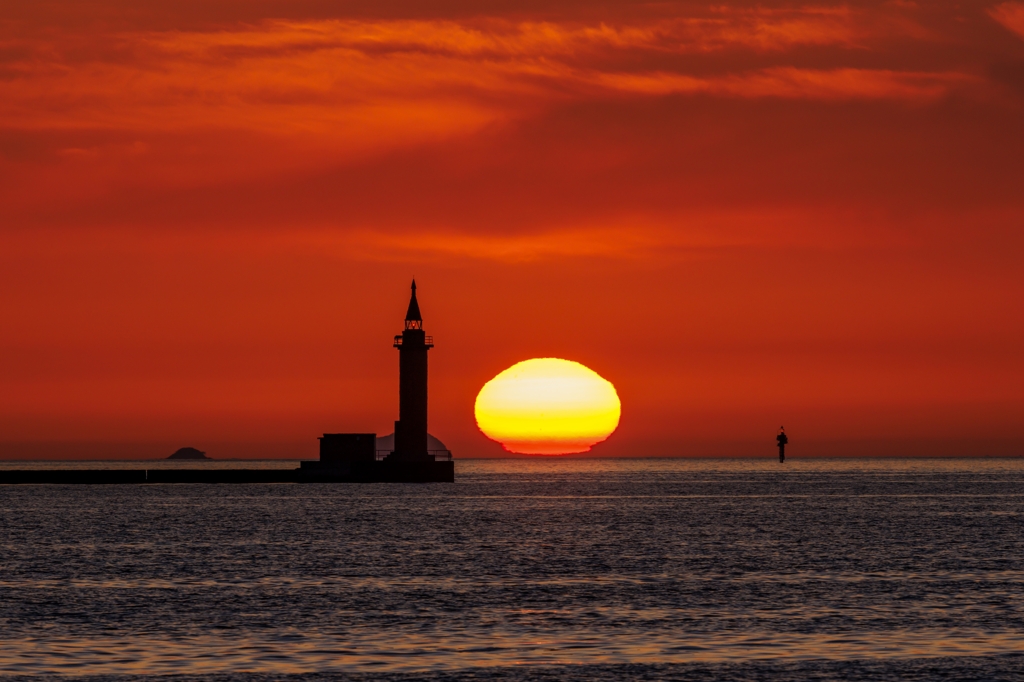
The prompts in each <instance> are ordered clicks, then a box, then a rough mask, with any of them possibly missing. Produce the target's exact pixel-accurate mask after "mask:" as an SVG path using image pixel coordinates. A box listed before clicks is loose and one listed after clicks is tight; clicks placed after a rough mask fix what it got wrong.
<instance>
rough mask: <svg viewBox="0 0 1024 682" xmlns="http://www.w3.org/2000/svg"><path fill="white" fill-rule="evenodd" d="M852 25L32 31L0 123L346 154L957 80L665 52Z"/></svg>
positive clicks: (861, 28)
mask: <svg viewBox="0 0 1024 682" xmlns="http://www.w3.org/2000/svg"><path fill="white" fill-rule="evenodd" d="M869 24H870V22H865V21H863V20H862V19H861V17H860V15H858V14H856V13H853V12H851V11H849V10H816V9H810V10H799V11H789V12H765V11H744V12H726V11H720V12H719V13H718V14H717V15H710V16H704V17H695V18H676V19H670V20H657V21H650V22H646V23H636V24H624V25H621V26H611V25H607V24H604V23H599V24H579V23H573V22H567V23H561V24H560V23H552V22H520V23H513V22H510V21H507V20H501V19H491V20H476V21H471V22H463V23H460V22H456V21H434V20H432V21H353V20H325V21H315V22H285V21H268V22H264V23H262V24H260V25H258V26H242V27H238V28H235V29H233V30H217V31H190V32H187V31H164V32H135V33H133V32H127V33H114V34H111V35H108V36H103V37H102V39H100V38H98V37H97V36H93V35H89V36H82V35H77V34H76V35H57V36H54V35H52V34H42V35H38V36H36V37H35V38H31V37H30V38H22V39H18V40H6V41H4V45H3V47H4V49H5V53H6V54H8V55H9V57H8V58H7V59H6V60H5V61H4V64H3V69H4V71H5V73H6V77H5V78H3V79H0V126H4V127H8V128H11V127H16V128H24V129H36V130H38V129H51V128H55V129H83V128H98V129H121V130H125V129H128V130H150V131H170V130H174V131H180V130H183V129H190V128H192V129H195V128H202V129H224V130H226V129H231V130H249V131H258V132H260V133H265V134H270V135H298V136H302V135H315V136H317V137H318V139H319V142H318V143H319V144H326V145H328V146H336V147H338V148H340V149H349V150H351V149H358V148H361V147H364V146H366V145H368V144H370V142H371V141H372V144H373V145H383V146H384V147H385V148H386V147H389V146H394V145H403V144H409V143H415V142H416V141H418V140H424V139H430V140H436V139H439V138H443V137H445V136H448V135H454V134H459V135H463V134H467V133H472V132H474V131H477V130H480V129H481V128H483V127H485V126H488V125H493V124H496V123H502V122H505V121H509V120H513V119H515V118H517V117H521V116H523V115H529V114H530V113H532V112H534V111H536V110H537V107H543V106H545V105H546V104H547V103H550V102H552V101H564V100H565V99H566V98H587V97H592V96H595V95H596V96H601V95H602V92H601V90H602V89H606V90H611V91H615V92H618V93H623V92H629V93H632V94H634V95H638V96H640V95H657V94H665V93H705V94H712V95H725V96H735V95H742V94H744V93H756V96H769V95H771V96H777V97H801V98H806V97H822V98H825V99H832V98H835V97H837V96H842V97H847V98H857V97H867V98H879V97H891V98H897V99H899V98H905V97H911V98H919V97H922V96H926V95H927V96H934V95H935V94H937V93H940V92H942V91H944V90H945V89H947V88H949V87H952V86H953V85H954V84H955V83H956V82H958V81H957V80H956V79H955V78H953V77H951V76H950V75H949V74H947V73H945V72H941V73H936V74H928V73H922V72H914V73H910V74H901V73H899V72H898V71H897V70H884V69H875V70H865V69H855V68H833V69H801V68H796V67H790V66H788V65H782V64H771V63H769V64H765V65H763V66H762V67H761V68H760V69H757V68H755V69H750V68H747V69H744V70H743V71H742V72H741V73H736V72H735V70H734V69H731V70H729V72H727V73H721V69H717V73H716V74H715V75H714V76H709V75H708V74H706V73H701V68H697V69H696V70H694V65H693V64H690V66H689V67H687V66H686V65H685V64H684V63H677V61H678V59H677V58H678V57H679V56H680V55H686V54H695V53H701V54H705V53H713V52H722V51H729V50H737V49H741V50H748V51H753V52H755V53H776V52H784V51H785V50H787V49H789V48H792V47H794V46H802V45H818V46H823V45H832V46H839V47H841V48H843V49H848V48H853V47H857V46H861V45H862V44H863V43H865V42H866V41H869V40H870V39H871V37H872V36H875V35H881V34H884V33H885V30H882V29H876V28H872V26H871V25H869ZM886 30H888V29H886ZM769 61H770V60H769ZM705 69H706V67H705Z"/></svg>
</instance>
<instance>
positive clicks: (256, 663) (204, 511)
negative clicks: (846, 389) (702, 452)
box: [0, 457, 1024, 682]
mask: <svg viewBox="0 0 1024 682" xmlns="http://www.w3.org/2000/svg"><path fill="white" fill-rule="evenodd" d="M25 466H28V465H26V464H25V463H19V462H2V463H0V467H3V468H24V467H25ZM32 466H49V467H68V466H89V467H109V466H122V467H124V466H131V467H140V468H141V467H144V466H146V467H150V468H152V467H155V466H181V464H176V463H166V462H165V463H154V462H152V461H150V462H146V463H142V462H116V463H113V462H111V463H100V462H88V463H75V464H70V463H66V462H65V463H53V462H49V463H34V464H32ZM185 466H188V467H195V466H219V467H223V466H235V467H242V468H253V467H294V466H296V463H295V462H282V461H276V462H266V461H263V462H241V461H232V462H209V463H205V464H199V465H197V464H196V463H192V462H189V463H186V464H185ZM455 466H456V482H455V483H436V484H386V483H382V484H261V485H194V484H177V485H175V484H169V485H109V486H59V485H24V486H12V485H0V678H3V679H5V680H8V679H10V680H18V679H39V678H53V677H59V678H61V679H65V680H71V679H82V680H93V681H96V682H98V681H100V680H111V681H113V680H117V681H123V682H127V681H128V680H133V681H135V680H139V681H141V680H179V679H180V680H206V681H218V682H241V681H258V682H269V681H271V680H314V681H316V680H323V681H325V682H326V681H332V680H361V681H362V680H366V681H369V680H485V679H486V680H509V681H512V680H833V679H834V680H840V679H841V680H847V679H865V680H935V679H950V680H961V679H965V680H966V679H977V680H1015V681H1019V680H1022V679H1024V459H994V458H993V459H985V458H978V459H833V460H829V459H800V458H797V457H790V458H788V459H787V461H786V463H785V464H779V462H778V461H777V460H775V459H764V460H753V459H619V460H609V459H589V460H588V459H532V460H528V459H508V460H458V461H456V465H455Z"/></svg>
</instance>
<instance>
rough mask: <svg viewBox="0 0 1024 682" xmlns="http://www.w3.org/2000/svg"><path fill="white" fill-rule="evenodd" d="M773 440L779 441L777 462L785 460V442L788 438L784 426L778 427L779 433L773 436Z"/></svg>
mask: <svg viewBox="0 0 1024 682" xmlns="http://www.w3.org/2000/svg"><path fill="white" fill-rule="evenodd" d="M775 440H777V441H778V442H779V462H780V463H781V462H785V461H786V443H788V442H789V438H787V437H786V427H784V426H780V427H779V435H778V436H776V437H775Z"/></svg>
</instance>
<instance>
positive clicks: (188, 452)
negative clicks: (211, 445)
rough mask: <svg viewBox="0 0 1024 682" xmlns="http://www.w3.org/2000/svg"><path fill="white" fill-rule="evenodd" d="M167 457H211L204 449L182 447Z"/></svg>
mask: <svg viewBox="0 0 1024 682" xmlns="http://www.w3.org/2000/svg"><path fill="white" fill-rule="evenodd" d="M167 459H210V458H209V457H207V456H206V453H205V452H203V451H202V450H196V449H195V448H181V449H180V450H178V451H177V452H175V453H174V454H173V455H171V456H170V457H168V458H167Z"/></svg>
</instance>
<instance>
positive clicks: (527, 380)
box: [475, 358, 622, 455]
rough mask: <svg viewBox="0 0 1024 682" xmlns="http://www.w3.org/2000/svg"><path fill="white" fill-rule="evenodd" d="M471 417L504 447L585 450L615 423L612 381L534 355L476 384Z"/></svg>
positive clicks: (532, 451) (617, 411) (618, 409)
mask: <svg viewBox="0 0 1024 682" xmlns="http://www.w3.org/2000/svg"><path fill="white" fill-rule="evenodd" d="M475 412H476V423H477V425H478V426H479V427H480V430H481V431H483V433H484V435H485V436H487V437H488V438H490V439H491V440H496V441H498V442H499V443H501V444H502V446H504V448H505V449H506V450H508V451H509V452H516V453H521V454H528V455H567V454H572V453H578V452H587V451H589V450H590V447H591V446H592V445H594V444H595V443H599V442H601V441H603V440H604V439H606V438H607V437H608V436H610V435H611V434H612V432H613V431H615V428H616V427H617V426H618V425H619V417H620V415H621V413H622V405H621V403H620V402H619V396H618V394H617V393H616V392H615V387H614V386H612V384H611V382H610V381H608V380H606V379H604V378H603V377H601V375H599V374H598V373H597V372H595V371H594V370H592V369H589V368H587V367H585V366H583V365H581V364H580V363H578V362H573V361H572V360H561V359H559V358H534V359H533V360H524V361H523V362H519V363H516V364H515V365H512V366H511V367H509V368H508V369H506V370H505V371H504V372H502V373H501V374H499V375H498V376H496V377H494V378H493V379H491V380H490V381H488V382H487V383H486V384H484V387H483V388H481V389H480V393H479V394H478V395H477V397H476V407H475Z"/></svg>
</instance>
